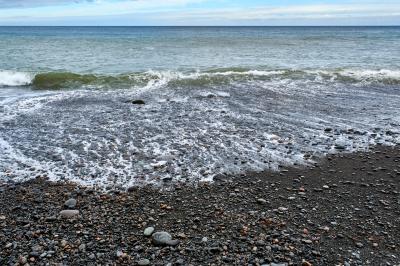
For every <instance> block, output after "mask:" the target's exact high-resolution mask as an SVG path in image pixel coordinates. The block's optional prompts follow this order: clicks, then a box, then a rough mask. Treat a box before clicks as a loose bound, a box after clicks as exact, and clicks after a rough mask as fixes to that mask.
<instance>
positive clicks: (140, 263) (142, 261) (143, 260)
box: [138, 259, 150, 266]
mask: <svg viewBox="0 0 400 266" xmlns="http://www.w3.org/2000/svg"><path fill="white" fill-rule="evenodd" d="M138 265H141V266H145V265H150V261H149V260H148V259H142V260H139V261H138Z"/></svg>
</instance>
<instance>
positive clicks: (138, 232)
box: [0, 146, 400, 265]
mask: <svg viewBox="0 0 400 266" xmlns="http://www.w3.org/2000/svg"><path fill="white" fill-rule="evenodd" d="M71 198H73V199H76V206H73V205H74V204H73V203H74V201H69V202H68V204H69V205H70V207H67V206H65V204H64V203H65V201H67V200H68V199H71ZM66 209H74V210H77V211H79V214H78V215H75V214H76V213H68V212H64V213H63V214H62V215H61V214H60V212H61V211H62V210H66ZM68 215H71V216H72V217H71V218H67V217H66V216H68ZM148 227H154V228H155V232H158V231H166V232H168V233H170V234H171V235H172V238H173V239H174V240H179V243H178V244H177V242H178V241H173V242H174V243H172V242H171V243H169V244H168V243H165V245H162V243H161V245H160V243H158V244H156V243H154V241H153V240H152V236H144V233H143V232H144V230H145V229H146V228H148ZM150 231H151V230H150ZM153 236H154V235H153ZM399 243H400V148H399V147H381V146H378V147H375V148H374V149H373V150H371V151H370V152H364V153H353V154H339V155H330V156H328V157H327V158H325V159H324V160H323V161H321V162H319V163H318V164H316V165H315V166H314V167H308V168H306V169H299V168H290V169H283V170H282V171H281V172H280V173H271V172H265V173H248V174H246V175H242V176H238V177H235V178H232V177H229V178H220V179H218V180H217V181H216V182H215V183H213V184H207V183H201V184H198V185H197V186H192V185H184V184H169V185H166V186H163V188H155V187H150V186H147V187H140V188H131V189H129V190H128V192H119V191H114V192H109V193H104V192H101V191H96V190H94V189H90V188H84V187H79V186H77V185H75V184H61V183H52V182H49V181H46V180H45V179H44V178H37V179H35V180H32V181H29V182H26V183H21V184H2V185H0V265H16V264H18V265H26V264H29V265H47V264H49V265H54V264H56V263H61V264H60V265H62V264H64V265H121V264H126V265H138V264H139V265H274V264H273V263H276V264H278V265H399V264H400V244H399ZM276 264H275V265H276Z"/></svg>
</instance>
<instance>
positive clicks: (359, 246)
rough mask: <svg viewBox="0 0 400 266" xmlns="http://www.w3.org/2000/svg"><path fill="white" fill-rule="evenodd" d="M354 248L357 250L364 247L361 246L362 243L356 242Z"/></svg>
mask: <svg viewBox="0 0 400 266" xmlns="http://www.w3.org/2000/svg"><path fill="white" fill-rule="evenodd" d="M356 246H357V247H358V248H362V247H363V246H364V245H363V244H362V243H360V242H357V243H356Z"/></svg>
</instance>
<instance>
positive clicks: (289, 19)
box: [0, 0, 400, 26]
mask: <svg viewBox="0 0 400 266" xmlns="http://www.w3.org/2000/svg"><path fill="white" fill-rule="evenodd" d="M0 25H271V26H273V25H296V26H299V25H400V0H380V1H379V0H350V1H342V0H334V1H328V0H325V1H317V0H0Z"/></svg>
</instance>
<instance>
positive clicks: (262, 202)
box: [257, 199, 267, 204]
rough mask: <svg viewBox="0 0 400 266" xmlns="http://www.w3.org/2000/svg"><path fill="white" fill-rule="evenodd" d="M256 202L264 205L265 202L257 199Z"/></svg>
mask: <svg viewBox="0 0 400 266" xmlns="http://www.w3.org/2000/svg"><path fill="white" fill-rule="evenodd" d="M257 202H258V203H260V204H265V203H267V201H266V200H265V199H257Z"/></svg>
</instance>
